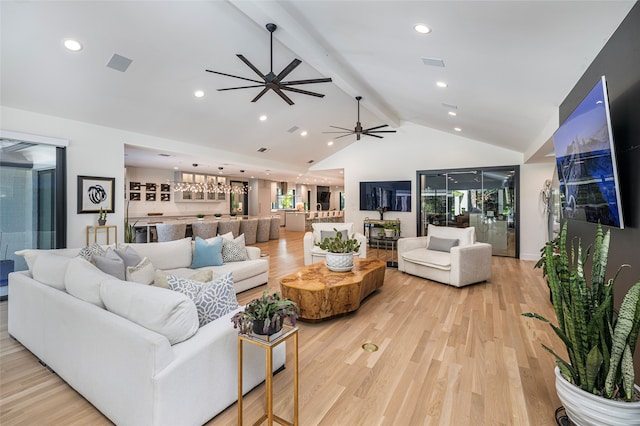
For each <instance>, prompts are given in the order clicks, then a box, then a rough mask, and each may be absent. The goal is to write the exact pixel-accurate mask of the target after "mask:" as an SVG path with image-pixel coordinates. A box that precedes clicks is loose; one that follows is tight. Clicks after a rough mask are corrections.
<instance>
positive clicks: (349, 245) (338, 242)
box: [315, 228, 360, 272]
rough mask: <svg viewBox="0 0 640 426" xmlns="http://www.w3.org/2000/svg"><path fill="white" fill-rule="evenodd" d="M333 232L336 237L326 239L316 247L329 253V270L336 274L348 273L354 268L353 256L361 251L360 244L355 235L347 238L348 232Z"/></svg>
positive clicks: (335, 230)
mask: <svg viewBox="0 0 640 426" xmlns="http://www.w3.org/2000/svg"><path fill="white" fill-rule="evenodd" d="M333 231H334V232H335V235H334V236H331V237H326V238H325V239H324V240H322V241H321V242H319V243H316V244H315V245H316V246H318V247H320V248H321V249H322V250H326V251H327V254H326V259H327V268H329V269H330V270H331V271H334V272H348V271H350V270H351V268H353V255H354V254H355V253H358V251H359V250H360V243H359V242H358V240H356V239H355V238H353V235H352V236H351V237H348V236H346V231H338V230H337V229H336V228H333ZM343 234H344V235H343Z"/></svg>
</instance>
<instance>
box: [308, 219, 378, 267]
mask: <svg viewBox="0 0 640 426" xmlns="http://www.w3.org/2000/svg"><path fill="white" fill-rule="evenodd" d="M311 227H312V229H313V232H307V233H305V234H304V264H305V266H306V265H311V264H312V263H317V262H321V261H323V260H324V259H325V256H326V254H327V252H326V251H325V250H322V249H321V248H320V247H318V246H316V243H319V242H321V241H322V231H325V232H327V231H333V229H334V228H335V229H337V230H338V231H342V230H343V229H344V230H346V231H347V235H348V237H349V238H351V236H352V235H353V238H355V239H356V240H358V242H359V243H360V253H358V257H361V258H366V257H367V239H366V237H365V236H364V235H363V234H361V233H359V232H355V233H354V232H353V223H330V222H324V223H312V224H311Z"/></svg>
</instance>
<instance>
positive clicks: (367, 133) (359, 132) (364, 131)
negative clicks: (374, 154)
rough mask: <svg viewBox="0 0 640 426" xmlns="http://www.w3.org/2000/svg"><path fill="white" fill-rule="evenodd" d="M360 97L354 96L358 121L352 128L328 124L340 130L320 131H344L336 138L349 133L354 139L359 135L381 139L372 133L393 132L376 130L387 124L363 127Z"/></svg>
mask: <svg viewBox="0 0 640 426" xmlns="http://www.w3.org/2000/svg"><path fill="white" fill-rule="evenodd" d="M361 99H362V96H356V101H358V121H357V122H356V127H355V128H354V129H353V130H351V129H345V128H344V127H338V126H329V127H333V128H334V129H340V130H342V131H340V132H322V133H344V135H342V136H337V137H336V139H339V138H344V137H345V136H349V135H356V140H360V135H365V136H373V137H374V138H380V139H382V136H379V135H376V134H374V133H395V132H396V131H395V130H377V129H382V128H383V127H388V126H389V125H388V124H382V125H380V126H375V127H370V128H368V129H363V128H362V124H361V123H360V100H361Z"/></svg>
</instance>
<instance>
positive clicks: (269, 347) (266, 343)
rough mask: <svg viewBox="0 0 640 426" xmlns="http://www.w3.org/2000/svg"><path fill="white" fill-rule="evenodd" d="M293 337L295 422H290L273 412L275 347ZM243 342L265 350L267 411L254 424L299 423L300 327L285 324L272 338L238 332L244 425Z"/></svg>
mask: <svg viewBox="0 0 640 426" xmlns="http://www.w3.org/2000/svg"><path fill="white" fill-rule="evenodd" d="M290 338H293V422H288V421H286V420H284V419H282V418H281V417H278V416H276V415H274V414H273V348H275V347H276V346H278V345H279V344H281V343H283V342H285V341H287V340H289V339H290ZM242 342H247V343H251V344H253V345H256V346H260V347H262V348H264V350H265V361H266V362H265V369H266V370H265V375H266V380H265V382H266V399H267V412H266V413H265V414H263V415H262V417H260V418H259V419H258V420H257V421H256V422H255V423H254V425H259V424H262V422H264V421H265V420H267V424H268V425H269V426H272V425H273V422H274V421H275V422H276V423H279V424H281V425H286V426H297V425H298V327H292V326H290V325H284V326H283V329H282V334H281V335H280V336H278V337H275V338H273V339H271V340H267V338H266V337H265V338H264V339H262V338H260V337H256V336H253V335H249V334H238V425H239V426H242Z"/></svg>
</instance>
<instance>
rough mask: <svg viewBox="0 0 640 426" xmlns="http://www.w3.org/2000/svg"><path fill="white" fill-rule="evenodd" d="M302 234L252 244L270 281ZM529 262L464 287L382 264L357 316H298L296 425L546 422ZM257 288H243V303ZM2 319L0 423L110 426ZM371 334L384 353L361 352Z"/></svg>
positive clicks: (282, 382)
mask: <svg viewBox="0 0 640 426" xmlns="http://www.w3.org/2000/svg"><path fill="white" fill-rule="evenodd" d="M302 236H303V233H301V232H286V231H284V230H282V231H281V239H280V240H272V241H269V242H268V243H261V244H258V246H260V247H261V248H262V250H263V252H264V253H268V254H269V255H270V262H271V271H270V277H269V283H268V286H269V287H272V288H277V287H278V278H279V277H281V276H283V275H286V274H288V273H291V272H293V271H295V270H296V269H297V268H299V267H301V266H302V265H303V260H302ZM384 254H385V253H383V255H384ZM375 256H376V253H375V251H374V250H370V251H369V257H375ZM533 264H534V262H527V261H519V260H515V259H510V258H500V257H494V258H493V278H492V280H491V282H487V283H481V284H477V285H473V286H467V287H464V288H454V287H449V286H446V285H443V284H438V283H435V282H431V281H427V280H424V279H420V278H417V277H413V276H410V275H406V274H403V273H401V272H398V271H397V270H395V269H387V270H386V277H385V284H384V286H383V287H382V288H381V289H380V290H378V291H377V292H375V293H374V294H372V295H371V296H369V297H368V298H367V299H366V300H365V301H364V303H363V305H362V306H361V307H360V309H359V310H358V311H357V312H355V313H353V314H350V315H347V316H344V317H340V318H336V319H332V320H329V321H326V322H321V323H317V324H308V323H299V325H300V352H299V353H300V398H299V401H300V424H301V425H554V424H555V420H554V411H555V409H556V407H558V406H559V405H560V402H559V400H558V398H557V396H556V393H555V388H554V383H553V381H554V375H553V367H554V362H553V360H552V358H551V356H550V355H549V354H548V353H546V352H545V351H544V350H543V349H542V348H541V347H540V343H545V344H547V345H549V346H551V347H553V348H556V349H558V350H560V349H561V347H562V346H561V344H560V342H559V340H558V339H556V338H555V336H554V335H553V333H552V331H551V330H550V329H548V327H545V326H544V325H543V324H541V323H539V322H538V321H534V320H531V319H528V318H524V317H521V316H520V314H521V313H522V312H528V311H535V312H538V313H540V314H542V315H544V316H547V317H553V313H552V307H551V305H550V304H549V301H548V300H549V299H548V293H547V287H546V284H545V283H544V281H543V279H542V278H541V273H540V270H534V269H533ZM264 288H265V286H262V287H258V288H256V289H253V290H249V291H247V292H244V293H241V294H240V295H238V300H239V302H240V303H241V304H242V303H246V302H247V301H249V300H251V299H252V298H254V297H256V296H258V295H259V294H260V293H261V292H262V291H263V290H264ZM0 321H1V325H0V326H1V327H0V333H1V334H0V375H1V377H0V424H1V425H3V426H8V425H44V424H46V425H88V424H91V425H103V424H109V421H108V419H106V418H105V417H104V416H102V414H100V412H99V411H98V410H96V409H95V408H93V406H92V405H91V404H89V403H88V402H87V401H86V400H84V398H82V397H81V396H80V395H79V394H77V393H76V392H75V391H74V390H73V389H71V388H70V387H69V386H68V385H67V384H66V383H64V382H63V381H62V380H61V379H60V378H59V377H58V376H56V375H55V374H54V373H52V372H51V371H49V370H48V369H47V368H45V367H43V366H42V365H40V364H39V363H38V361H37V359H36V358H35V357H34V356H33V355H32V354H31V353H30V352H29V351H27V350H26V349H25V348H23V347H22V346H21V345H20V344H19V343H18V342H16V341H15V340H13V339H11V338H10V337H9V336H8V333H7V325H6V322H7V302H2V303H0ZM229 326H230V327H231V324H229ZM367 342H372V343H375V344H377V345H378V346H379V348H380V349H379V350H378V351H377V352H373V353H370V352H366V351H364V350H363V349H362V345H363V344H364V343H367ZM292 358H293V356H292V352H291V347H290V346H289V347H288V358H287V359H288V360H291V359H292ZM287 365H288V366H290V363H288V364H287ZM114 374H117V372H114ZM292 379H293V373H292V368H286V369H285V370H284V371H282V372H281V373H279V374H277V375H276V377H275V379H274V395H275V402H274V409H275V412H276V414H279V415H280V416H281V417H284V418H285V419H286V418H291V415H292V410H293V403H292V399H291V396H292ZM232 391H234V392H235V389H234V390H232ZM263 398H264V385H261V386H259V387H257V388H256V389H254V390H253V391H251V392H250V394H249V395H247V397H246V398H245V405H244V408H245V410H244V419H245V421H248V422H252V421H253V419H257V418H258V417H259V416H260V415H261V414H262V412H263V409H264V399H263ZM236 410H237V408H236V405H235V404H234V405H232V406H231V407H229V408H227V409H226V410H225V411H224V412H222V413H221V414H219V415H218V416H217V417H215V418H214V419H212V420H211V421H210V422H209V423H208V425H234V424H236V422H237V411H236Z"/></svg>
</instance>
